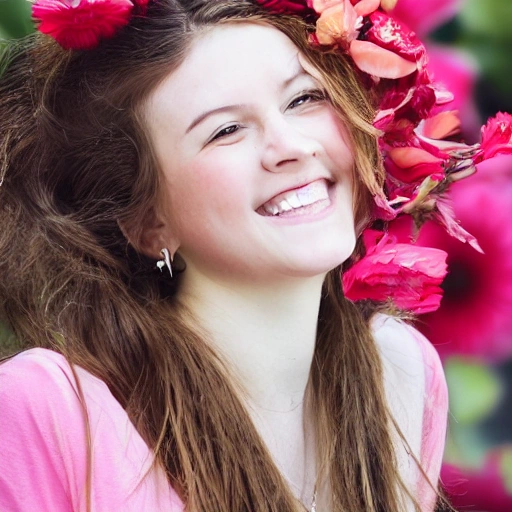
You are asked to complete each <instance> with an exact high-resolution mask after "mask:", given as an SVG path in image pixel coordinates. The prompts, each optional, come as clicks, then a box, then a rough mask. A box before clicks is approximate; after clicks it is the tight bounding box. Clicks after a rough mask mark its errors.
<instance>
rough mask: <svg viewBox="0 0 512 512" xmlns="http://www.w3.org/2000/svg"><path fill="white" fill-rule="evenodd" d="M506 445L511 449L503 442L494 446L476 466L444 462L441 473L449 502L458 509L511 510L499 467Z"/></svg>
mask: <svg viewBox="0 0 512 512" xmlns="http://www.w3.org/2000/svg"><path fill="white" fill-rule="evenodd" d="M507 449H508V450H510V447H508V446H506V445H505V446H503V447H499V448H494V449H493V450H492V451H490V452H489V453H488V454H487V457H486V460H485V463H484V466H483V467H482V468H478V469H476V468H472V469H464V468H458V467H456V466H454V465H451V464H443V468H442V472H441V477H442V480H443V482H444V484H445V488H446V491H447V493H448V495H449V497H450V502H451V503H452V505H453V506H454V507H456V509H457V510H467V511H469V510H485V511H486V512H504V511H505V510H512V495H511V493H510V491H509V490H508V489H507V486H506V484H505V479H504V477H503V474H502V469H501V467H500V465H501V464H502V462H501V460H500V459H501V458H502V457H503V455H504V454H505V453H506V451H507ZM502 452H503V453H502Z"/></svg>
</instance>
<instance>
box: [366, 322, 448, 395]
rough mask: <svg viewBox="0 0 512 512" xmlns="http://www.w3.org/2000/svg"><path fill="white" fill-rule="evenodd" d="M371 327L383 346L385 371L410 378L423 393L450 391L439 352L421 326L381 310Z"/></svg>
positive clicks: (397, 376)
mask: <svg viewBox="0 0 512 512" xmlns="http://www.w3.org/2000/svg"><path fill="white" fill-rule="evenodd" d="M370 325H371V330H372V334H373V337H374V339H375V342H376V343H377V346H378V348H379V351H380V354H381V357H382V363H383V365H384V371H385V375H386V376H387V377H388V378H391V377H393V378H395V379H398V380H400V381H401V382H402V383H403V382H404V380H405V382H408V383H410V384H411V385H413V387H414V389H416V390H417V392H419V393H425V392H430V391H432V388H437V389H438V391H439V392H442V391H443V389H442V388H443V387H444V388H445V391H446V381H445V378H444V372H443V367H442V364H441V360H440V358H439V355H438V353H437V351H436V350H435V348H434V347H433V345H432V344H431V343H430V342H429V341H428V340H427V338H425V336H423V334H421V333H420V332H419V331H418V330H417V329H415V328H414V327H413V326H411V325H409V324H408V323H406V322H404V321H403V320H400V319H398V318H395V317H391V316H387V315H383V314H377V315H375V316H374V317H373V318H372V320H371V324H370Z"/></svg>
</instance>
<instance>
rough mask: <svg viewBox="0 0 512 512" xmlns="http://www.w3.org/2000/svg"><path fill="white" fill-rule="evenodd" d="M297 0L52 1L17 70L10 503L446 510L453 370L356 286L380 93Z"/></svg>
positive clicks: (9, 304) (9, 80) (9, 108)
mask: <svg viewBox="0 0 512 512" xmlns="http://www.w3.org/2000/svg"><path fill="white" fill-rule="evenodd" d="M263 3H265V2H263ZM271 3H272V2H271ZM283 3H284V4H289V5H288V7H289V13H288V14H287V13H286V12H284V13H283V12H280V13H277V14H276V12H275V10H276V9H270V8H269V6H263V7H262V6H261V5H258V4H257V3H256V2H249V1H243V0H238V1H237V0H219V1H217V0H209V1H206V0H205V1H184V0H183V1H179V0H158V1H156V0H155V1H151V2H150V3H149V4H148V5H143V4H142V3H141V2H140V3H138V4H136V5H135V6H133V5H132V4H131V2H129V1H128V0H123V1H121V0H120V1H119V2H118V3H116V2H114V1H113V0H112V1H111V2H110V3H109V2H103V3H102V2H92V1H90V0H82V1H81V2H80V3H75V4H73V6H71V4H64V3H61V2H55V1H53V0H47V1H46V2H39V4H36V7H37V6H38V9H39V10H38V11H36V7H35V8H34V13H35V15H36V16H37V17H38V18H39V19H40V29H41V30H42V31H43V30H45V29H46V31H47V32H50V33H51V34H52V35H53V37H54V38H56V39H57V40H58V41H59V43H60V44H61V45H62V46H64V48H65V49H62V48H61V47H60V46H59V45H58V44H57V43H55V41H53V40H52V39H51V38H48V37H46V36H41V35H38V36H35V37H34V38H32V39H30V40H28V41H25V42H24V43H23V46H22V47H13V48H12V49H11V51H10V52H9V53H8V54H6V56H5V57H4V59H5V62H4V63H5V64H6V71H4V75H3V76H2V78H1V81H0V127H1V142H0V163H1V166H0V169H2V177H3V180H2V185H1V187H0V215H1V217H0V223H1V225H2V230H1V231H2V233H1V235H0V271H1V274H2V276H3V277H2V280H1V284H0V297H1V304H2V312H3V316H4V317H5V319H6V320H7V321H8V322H9V324H10V325H11V326H12V328H13V330H14V332H15V333H16V335H17V337H18V339H19V340H20V342H21V343H22V344H23V347H24V348H26V349H27V350H25V351H24V352H21V353H20V354H18V355H16V356H14V357H11V358H10V359H8V360H7V361H5V362H4V363H3V364H2V365H1V366H0V411H1V413H0V432H1V436H0V453H1V454H2V458H1V462H0V509H1V510H3V511H29V510H30V511H34V510H41V511H42V510H44V511H52V512H58V511H69V510H73V511H86V510H91V511H121V510H122V511H142V510H144V511H151V512H153V511H179V510H187V511H191V512H206V511H223V512H228V511H233V512H234V511H237V512H238V511H274V512H291V511H301V510H302V511H303V510H307V511H314V510H316V511H318V512H339V511H350V512H356V511H361V512H363V511H364V512H368V511H375V512H376V511H382V512H390V511H402V512H404V511H411V510H416V511H432V510H434V509H435V507H436V501H437V502H438V504H439V507H440V503H441V501H442V500H441V499H439V500H438V499H437V491H436V488H437V480H438V476H439V469H440V463H441V457H442V452H443V445H444V433H445V425H446V415H447V395H446V386H445V381H444V378H443V374H442V369H441V367H440V363H439V360H438V358H437V356H436V354H435V351H434V350H433V348H432V347H431V346H430V345H429V343H428V342H427V341H426V340H425V339H424V338H423V337H422V336H421V335H420V334H419V333H417V332H416V331H415V330H414V329H413V328H412V327H410V326H408V325H407V324H406V323H404V322H403V321H401V320H398V319H396V318H393V317H391V316H387V315H385V314H383V313H382V311H384V310H383V308H382V306H380V311H381V312H380V313H379V312H377V311H378V308H377V306H376V305H375V304H374V303H373V302H371V301H364V302H363V303H353V302H351V301H349V300H348V299H346V298H345V297H344V294H343V291H342V284H341V280H340V269H341V267H342V266H343V265H344V264H345V265H347V264H348V263H349V262H353V261H355V260H356V259H357V258H358V257H360V256H361V255H362V254H363V246H362V244H357V243H356V241H357V240H358V239H359V238H360V237H361V233H362V231H363V229H364V228H365V227H366V226H368V225H369V224H370V222H372V221H373V220H374V211H375V208H374V207H373V205H374V197H375V196H377V197H382V188H383V186H384V178H385V176H384V170H383V166H382V161H381V154H380V151H379V141H378V138H377V135H378V134H379V133H378V132H377V130H376V129H375V128H374V127H373V126H372V122H373V120H374V115H375V111H374V108H375V105H374V104H373V103H372V102H373V101H374V100H375V97H374V96H373V94H374V93H370V92H369V89H368V82H367V77H365V76H363V75H362V74H361V73H360V72H359V71H358V70H357V69H356V66H355V65H354V62H353V60H352V58H351V57H350V56H349V55H348V54H347V53H345V54H343V52H340V51H331V50H330V49H329V48H327V46H328V45H327V43H322V41H320V42H321V43H322V48H319V47H318V44H316V45H315V44H311V41H310V39H311V33H312V30H313V28H314V22H315V20H316V19H317V17H315V16H314V15H315V11H314V10H313V7H314V6H313V5H312V4H311V3H309V4H308V5H306V4H305V3H304V5H302V4H301V3H300V2H297V3H294V2H283ZM333 3H338V2H333ZM346 3H347V5H346V6H345V7H346V10H345V13H346V14H351V11H350V9H349V6H350V8H352V7H353V6H352V4H350V3H349V2H346ZM353 3H354V4H356V5H355V7H357V2H353ZM274 4H279V2H274ZM317 4H319V3H318V2H317ZM320 4H322V2H320ZM109 6H110V7H109ZM270 7H271V6H270ZM278 7H279V5H278ZM316 7H317V9H320V7H318V5H317V6H316ZM73 9H75V11H76V12H75V11H72V10H73ZM80 9H81V10H80ZM95 9H97V10H96V11H95ZM101 9H104V11H101ZM108 9H111V11H109V10H108ZM116 9H117V10H116ZM290 9H291V10H290ZM294 9H295V11H294ZM277 10H278V11H279V10H280V9H277ZM374 10H375V8H374ZM71 11H72V12H71ZM70 12H71V14H70ZM87 12H89V14H90V16H89V18H87V19H88V20H89V21H87V20H85V21H84V18H80V16H82V15H84V13H87ZM379 12H381V11H379ZM98 13H99V14H101V16H100V17H96V18H95V16H96V15H97V14H98ZM75 14H76V16H75ZM59 16H60V17H59ZM66 16H67V17H66ZM73 16H75V18H73V20H74V21H73V23H75V25H69V24H70V23H71V21H70V20H71V18H72V17H73ZM129 16H130V17H129ZM79 18H80V19H81V21H80V20H79V21H77V20H78V19H79ZM91 20H92V21H91ZM120 20H122V21H123V22H122V23H121V22H119V21H120ZM360 21H361V20H360V19H359V18H358V21H357V25H355V26H357V27H358V29H360V28H361V24H360ZM117 22H119V25H121V24H122V25H124V26H123V27H119V28H118V27H116V23H117ZM66 23H68V25H66ZM80 23H81V25H80ZM87 23H89V25H87ZM317 26H319V25H317ZM77 27H78V28H77ZM84 27H85V28H84ZM114 28H116V30H114ZM78 29H80V30H82V29H83V30H82V31H80V30H78ZM308 33H309V36H308ZM319 35H321V32H320V31H319V32H317V34H316V37H318V36H319ZM349 39H350V38H349ZM352 39H353V40H355V37H353V38H352ZM350 41H351V40H349V43H350ZM317 43H318V41H317ZM354 48H355V47H354ZM399 64H400V65H402V64H403V63H402V62H399ZM393 65H395V64H393ZM409 74H410V73H409ZM403 76H404V77H406V78H405V79H407V76H408V75H407V74H406V75H403ZM391 78H393V77H390V78H389V80H391ZM386 80H387V79H386V78H384V79H383V81H382V83H385V82H386ZM374 82H375V84H376V83H377V80H374ZM376 87H377V89H378V88H379V87H380V85H378V84H377V85H376ZM374 90H375V88H374ZM402 99H403V98H402ZM381 206H382V203H381ZM356 247H357V248H356ZM412 264H413V263H410V265H412ZM407 285H408V284H407V283H406V282H404V283H403V286H404V287H406V286H407Z"/></svg>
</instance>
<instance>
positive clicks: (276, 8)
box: [257, 0, 310, 14]
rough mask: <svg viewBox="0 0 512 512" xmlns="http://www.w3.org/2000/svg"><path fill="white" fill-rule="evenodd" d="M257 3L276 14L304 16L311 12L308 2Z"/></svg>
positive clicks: (271, 0)
mask: <svg viewBox="0 0 512 512" xmlns="http://www.w3.org/2000/svg"><path fill="white" fill-rule="evenodd" d="M257 2H258V3H259V4H260V5H262V6H263V7H265V9H269V10H270V11H273V12H276V13H284V14H304V13H307V12H308V11H310V8H309V7H308V2H307V0H257Z"/></svg>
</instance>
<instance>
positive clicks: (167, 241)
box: [119, 209, 180, 260]
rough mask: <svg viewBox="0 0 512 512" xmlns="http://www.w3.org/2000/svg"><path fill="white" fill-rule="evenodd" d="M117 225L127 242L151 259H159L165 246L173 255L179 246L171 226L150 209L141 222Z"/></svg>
mask: <svg viewBox="0 0 512 512" xmlns="http://www.w3.org/2000/svg"><path fill="white" fill-rule="evenodd" d="M119 227H120V228H121V231H122V232H123V234H124V236H125V237H126V238H127V240H128V242H129V243H130V244H131V245H132V246H133V247H134V248H135V249H136V250H137V251H138V252H140V253H142V254H144V255H145V256H148V257H150V258H153V259H157V260H159V259H161V257H162V253H161V251H162V249H163V248H164V247H165V248H167V249H168V250H169V252H170V254H171V256H173V255H174V254H175V253H176V251H177V250H178V247H179V246H180V242H179V240H178V239H177V238H176V237H175V236H174V235H173V233H172V229H171V226H170V225H169V223H168V222H166V221H165V220H164V219H162V218H161V216H160V215H158V214H157V212H156V211H155V210H154V209H152V210H151V212H149V213H148V214H147V215H146V218H145V219H144V221H143V222H142V223H139V224H137V225H136V226H134V227H131V228H129V227H127V225H125V224H121V223H119Z"/></svg>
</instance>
